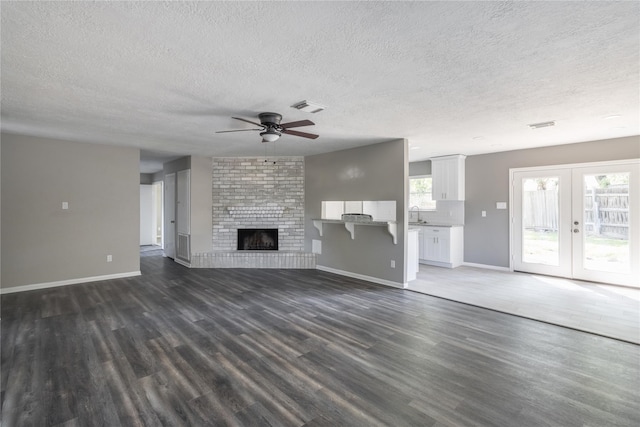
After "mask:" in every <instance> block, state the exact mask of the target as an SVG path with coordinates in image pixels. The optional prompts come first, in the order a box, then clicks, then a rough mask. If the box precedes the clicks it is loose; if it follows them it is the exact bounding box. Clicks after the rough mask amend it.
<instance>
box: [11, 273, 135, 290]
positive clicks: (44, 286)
mask: <svg viewBox="0 0 640 427" xmlns="http://www.w3.org/2000/svg"><path fill="white" fill-rule="evenodd" d="M141 274H142V273H141V272H140V271H130V272H127V273H117V274H105V275H102V276H91V277H80V278H77V279H68V280H58V281H56V282H44V283H34V284H32V285H22V286H13V287H11V288H0V294H12V293H14V292H25V291H35V290H36V289H47V288H57V287H58V286H67V285H76V284H78V283H89V282H99V281H101V280H111V279H123V278H125V277H135V276H140V275H141Z"/></svg>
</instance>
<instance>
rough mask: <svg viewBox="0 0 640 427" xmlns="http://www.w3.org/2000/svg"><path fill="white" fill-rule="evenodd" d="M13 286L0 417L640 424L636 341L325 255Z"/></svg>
mask: <svg viewBox="0 0 640 427" xmlns="http://www.w3.org/2000/svg"><path fill="white" fill-rule="evenodd" d="M141 260H142V269H143V275H142V276H140V277H136V278H129V279H120V280H111V281H104V282H98V283H90V284H83V285H73V286H66V287H60V288H55V289H49V290H41V291H32V292H23V293H17V294H8V295H4V296H2V365H1V369H2V376H1V379H2V390H1V392H2V426H4V427H11V426H57V425H64V426H101V425H104V426H120V425H122V426H143V425H146V426H160V425H167V426H182V425H191V426H207V425H211V426H218V425H236V426H268V425H274V426H279V425H283V426H346V425H349V426H376V425H378V426H510V427H511V426H564V427H571V426H586V425H588V426H637V425H640V391H639V387H638V385H639V384H640V351H639V350H640V347H638V346H636V345H633V344H628V343H624V342H620V341H615V340H611V339H607V338H603V337H599V336H595V335H590V334H588V333H583V332H577V331H574V330H570V329H565V328H561V327H557V326H552V325H548V324H544V323H540V322H536V321H532V320H528V319H523V318H518V317H515V316H511V315H508V314H501V313H497V312H494V311H489V310H484V309H481V308H476V307H472V306H468V305H464V304H459V303H455V302H451V301H447V300H443V299H438V298H434V297H430V296H427V295H422V294H419V293H415V292H410V291H403V290H398V289H392V288H387V287H383V286H378V285H374V284H370V283H367V282H363V281H359V280H355V279H349V278H345V277H341V276H336V275H332V274H328V273H324V272H320V271H316V270H240V269H238V270H209V269H191V270H190V269H187V268H183V267H181V266H179V265H177V264H175V263H173V262H171V261H169V260H166V259H163V258H162V257H159V256H144V257H142V258H141Z"/></svg>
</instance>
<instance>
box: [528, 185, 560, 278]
mask: <svg viewBox="0 0 640 427" xmlns="http://www.w3.org/2000/svg"><path fill="white" fill-rule="evenodd" d="M558 183H559V178H558V177H557V176H555V177H548V176H546V177H539V178H525V179H523V180H522V227H523V230H522V261H523V262H527V263H536V264H546V265H555V266H557V265H559V264H560V245H559V241H558V218H559V215H560V212H559V209H558V207H559V193H558Z"/></svg>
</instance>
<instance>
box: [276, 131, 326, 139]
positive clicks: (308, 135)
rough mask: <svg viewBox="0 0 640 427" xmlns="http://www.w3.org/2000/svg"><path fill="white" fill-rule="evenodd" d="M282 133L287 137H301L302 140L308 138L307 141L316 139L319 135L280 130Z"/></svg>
mask: <svg viewBox="0 0 640 427" xmlns="http://www.w3.org/2000/svg"><path fill="white" fill-rule="evenodd" d="M282 133H286V134H289V135H295V136H301V137H303V138H309V139H316V138H317V137H318V136H319V135H314V134H312V133H306V132H298V131H297V130H289V129H282Z"/></svg>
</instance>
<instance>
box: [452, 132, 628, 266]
mask: <svg viewBox="0 0 640 427" xmlns="http://www.w3.org/2000/svg"><path fill="white" fill-rule="evenodd" d="M632 158H640V137H639V136H634V137H627V138H616V139H610V140H604V141H592V142H584V143H579V144H566V145H556V146H552V147H544V148H534V149H527V150H516V151H505V152H501V153H492V154H483V155H478V156H469V157H467V159H466V179H465V186H466V189H465V190H466V201H465V227H464V261H465V262H469V263H477V264H487V265H492V266H499V267H508V266H509V252H510V251H509V210H508V209H507V210H496V202H508V201H509V169H510V168H523V167H533V166H548V165H561V164H570V163H588V162H600V161H607V160H622V159H632ZM483 210H486V211H487V216H486V217H485V218H483V217H481V211H483Z"/></svg>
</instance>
